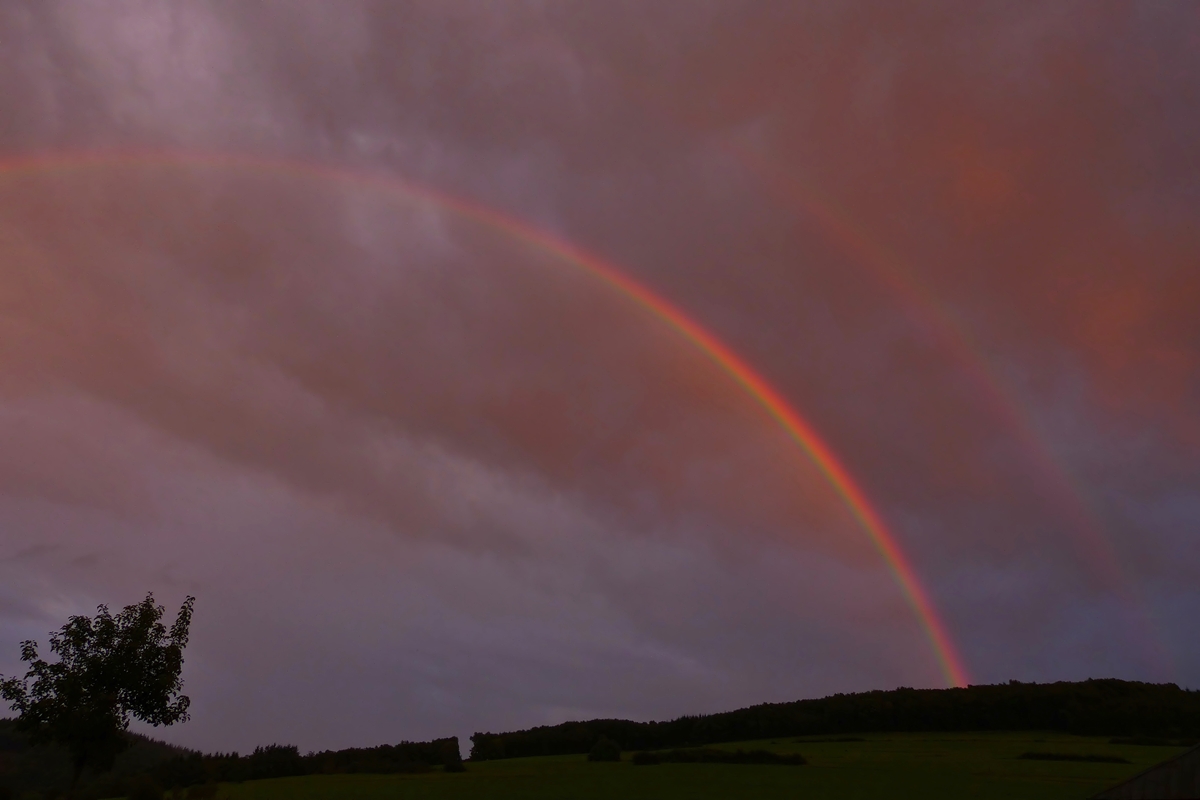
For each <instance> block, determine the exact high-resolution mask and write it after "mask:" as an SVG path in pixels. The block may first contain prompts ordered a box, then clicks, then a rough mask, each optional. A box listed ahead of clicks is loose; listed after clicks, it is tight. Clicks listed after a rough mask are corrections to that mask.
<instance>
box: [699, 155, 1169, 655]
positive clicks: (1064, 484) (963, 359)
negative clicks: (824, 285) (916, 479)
mask: <svg viewBox="0 0 1200 800" xmlns="http://www.w3.org/2000/svg"><path fill="white" fill-rule="evenodd" d="M722 145H723V148H722V149H724V150H725V152H726V153H727V154H728V155H730V156H731V157H732V158H733V160H734V161H736V162H737V163H739V164H740V165H741V166H742V167H743V168H744V169H745V170H746V171H747V172H749V173H750V174H752V175H754V176H755V178H756V179H757V180H758V181H759V183H760V184H761V185H762V187H763V188H764V189H765V190H766V191H767V192H768V193H769V194H770V195H771V196H773V197H774V198H776V199H777V200H778V201H781V202H782V203H783V204H784V205H787V206H795V207H798V210H799V211H800V212H802V213H803V214H804V215H806V216H808V217H810V218H811V219H813V220H815V221H816V222H817V223H818V224H819V225H820V227H821V229H822V230H823V231H824V232H825V234H826V235H827V236H829V237H830V238H831V239H832V240H834V241H836V242H837V243H838V244H839V245H840V246H841V247H842V248H843V249H844V251H845V252H846V253H847V254H849V255H850V256H852V257H853V258H854V259H855V260H856V261H857V262H858V263H859V264H861V265H863V266H866V267H868V268H869V269H870V270H871V271H872V272H873V273H874V274H875V276H876V278H878V279H879V280H880V282H881V283H883V284H884V285H885V286H887V287H888V289H889V290H890V291H891V292H892V293H893V294H894V295H895V296H896V297H898V298H899V299H900V301H901V303H902V304H903V306H904V307H905V308H907V309H908V310H909V312H910V313H911V315H912V316H913V318H914V320H915V321H916V322H917V323H918V324H920V325H922V326H929V327H931V328H932V329H933V330H934V331H936V332H937V333H938V334H939V338H940V340H941V342H942V344H943V346H944V347H945V348H946V349H947V350H948V351H949V354H950V355H951V356H952V357H953V359H954V360H955V361H956V362H957V363H958V364H959V365H960V366H961V367H962V368H963V369H964V371H965V372H966V374H967V375H968V376H969V378H970V380H971V382H972V383H973V384H974V385H975V387H976V389H977V390H978V392H979V394H980V395H982V396H983V397H984V398H986V399H987V401H988V405H989V406H990V407H991V409H992V412H993V413H995V414H996V415H997V416H998V417H999V418H1000V419H1001V420H1003V422H1004V423H1005V425H1006V426H1007V428H1008V429H1009V430H1010V431H1012V432H1013V433H1014V434H1015V440H1016V442H1017V443H1018V444H1019V445H1020V446H1021V448H1022V449H1023V450H1024V451H1025V452H1026V454H1027V455H1028V456H1029V458H1030V461H1031V462H1032V463H1033V465H1034V468H1035V469H1036V470H1037V477H1038V478H1039V480H1040V482H1041V484H1042V485H1043V486H1044V487H1046V490H1047V493H1048V494H1049V495H1050V496H1051V498H1052V500H1053V501H1054V502H1055V503H1056V505H1057V506H1058V508H1059V512H1060V513H1061V514H1062V515H1063V516H1064V517H1066V519H1067V521H1068V522H1069V528H1068V531H1069V532H1070V534H1071V537H1072V539H1073V544H1074V547H1075V550H1076V551H1077V554H1078V555H1079V557H1080V559H1081V560H1082V561H1083V563H1085V564H1087V565H1088V567H1089V568H1090V569H1091V571H1092V572H1093V574H1095V575H1096V576H1098V577H1099V578H1100V579H1101V580H1102V581H1103V582H1104V584H1105V586H1106V587H1107V588H1108V589H1109V590H1110V591H1112V592H1113V593H1114V594H1115V595H1116V597H1117V598H1118V599H1119V600H1121V601H1122V603H1123V604H1124V605H1125V607H1126V608H1127V609H1131V610H1132V611H1133V612H1134V614H1133V616H1134V617H1135V619H1131V620H1129V623H1130V624H1129V625H1128V628H1129V633H1130V634H1131V636H1132V637H1133V638H1134V639H1136V640H1137V641H1138V643H1139V645H1140V648H1139V649H1140V650H1141V652H1144V653H1146V654H1148V655H1149V656H1150V660H1151V661H1152V662H1153V663H1150V664H1148V666H1150V667H1151V668H1152V669H1154V670H1155V671H1157V672H1158V673H1160V674H1161V675H1162V676H1164V678H1169V677H1171V676H1172V675H1173V674H1174V672H1175V669H1174V665H1173V664H1172V663H1171V657H1170V654H1169V653H1168V652H1167V651H1166V648H1165V647H1164V646H1163V644H1162V637H1161V635H1156V629H1157V625H1156V623H1155V621H1154V617H1153V615H1152V614H1151V613H1150V610H1149V606H1148V604H1147V603H1146V601H1145V599H1144V598H1143V597H1141V595H1140V593H1139V592H1138V591H1137V588H1136V587H1135V585H1134V583H1133V581H1131V580H1130V579H1129V576H1128V575H1127V574H1126V572H1125V570H1124V569H1122V567H1121V561H1120V559H1119V557H1118V556H1117V554H1116V552H1115V550H1114V548H1113V546H1112V543H1111V541H1110V539H1109V537H1108V536H1107V535H1106V533H1105V526H1104V523H1103V522H1102V521H1101V519H1100V516H1099V514H1098V513H1097V512H1096V510H1095V509H1094V508H1093V507H1092V504H1091V503H1090V502H1089V501H1088V500H1087V494H1086V491H1085V490H1084V488H1083V487H1082V486H1080V485H1079V482H1078V481H1077V480H1075V479H1074V478H1073V477H1072V476H1071V474H1070V471H1069V470H1068V468H1067V467H1066V465H1064V464H1063V463H1062V461H1061V459H1059V458H1057V457H1056V456H1055V455H1054V454H1053V453H1052V452H1051V450H1050V448H1049V447H1048V446H1047V445H1046V443H1045V437H1043V436H1042V435H1040V434H1039V432H1038V429H1037V425H1036V424H1035V423H1034V422H1033V420H1032V419H1031V418H1030V415H1029V414H1027V413H1023V412H1022V410H1021V403H1020V402H1019V401H1018V400H1017V399H1016V398H1015V397H1014V396H1013V393H1012V391H1011V390H1009V389H1008V388H1007V387H1006V386H1005V384H1004V381H1003V380H1002V379H1001V378H1000V377H998V376H997V375H996V374H995V371H994V370H993V369H991V368H989V366H988V361H989V359H988V357H987V356H986V355H985V354H984V352H983V349H982V348H981V347H980V346H979V345H978V343H977V342H976V341H975V340H974V337H973V336H972V335H971V333H970V331H968V330H967V328H966V326H965V325H964V324H963V323H962V322H961V321H959V320H958V319H957V318H956V317H955V316H954V315H953V314H951V313H950V312H949V310H948V309H947V307H946V304H945V303H943V302H941V301H940V300H939V299H938V297H937V295H936V294H935V293H934V291H933V290H932V289H931V288H930V287H929V286H927V285H926V284H924V283H923V282H922V281H921V280H920V279H919V278H918V277H917V275H916V273H915V271H914V270H912V269H911V268H907V267H906V266H905V264H904V262H903V261H902V260H901V259H900V257H899V256H897V255H896V254H894V253H893V252H891V251H890V250H889V249H888V248H886V247H885V246H883V245H881V244H879V243H877V242H876V241H874V240H873V239H872V238H871V237H870V236H868V235H867V233H866V231H864V230H863V229H862V227H861V226H860V225H858V224H856V223H855V222H854V221H853V218H852V217H851V216H850V215H849V214H848V213H847V212H846V211H845V210H843V209H840V208H839V207H838V206H837V204H836V203H834V202H832V201H830V200H829V199H828V198H824V197H821V196H820V195H819V194H818V192H817V191H816V190H815V189H814V188H813V187H811V186H807V185H805V184H802V183H800V182H798V181H795V180H785V179H783V178H781V177H780V174H779V171H778V170H773V169H771V168H770V167H769V166H768V165H767V164H766V163H765V162H763V161H762V160H761V159H760V158H759V157H758V156H757V155H755V154H754V153H752V152H751V151H749V150H748V149H747V148H745V147H741V146H739V145H737V144H736V143H734V142H723V143H722Z"/></svg>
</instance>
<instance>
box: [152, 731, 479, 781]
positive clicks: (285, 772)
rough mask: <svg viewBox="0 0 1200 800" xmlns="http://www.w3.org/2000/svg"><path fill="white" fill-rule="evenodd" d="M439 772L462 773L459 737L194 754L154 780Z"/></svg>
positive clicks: (163, 768)
mask: <svg viewBox="0 0 1200 800" xmlns="http://www.w3.org/2000/svg"><path fill="white" fill-rule="evenodd" d="M439 766H440V767H445V768H447V769H450V770H454V769H459V768H461V766H462V756H461V754H460V753H459V749H458V737H457V736H451V737H449V738H447V739H434V740H433V741H431V742H401V743H400V744H394V745H389V744H384V745H380V746H378V747H353V748H349V749H346V750H325V751H323V752H320V753H309V754H307V755H301V754H300V750H299V748H297V747H295V746H294V745H270V746H268V747H258V748H255V750H254V752H253V753H251V754H249V755H245V756H242V755H238V754H237V753H228V754H226V753H213V754H209V755H202V754H200V753H190V754H188V755H186V756H183V757H180V758H174V759H171V760H170V761H164V762H162V763H160V764H158V765H157V766H155V767H154V769H153V770H152V771H151V775H153V777H154V779H155V780H156V781H157V782H158V783H159V784H160V785H162V786H168V787H169V786H195V785H198V784H204V783H222V782H240V781H253V780H261V779H263V778H290V777H293V776H296V775H332V774H338V773H351V772H369V773H376V774H392V773H399V772H428V771H430V770H431V769H433V767H439Z"/></svg>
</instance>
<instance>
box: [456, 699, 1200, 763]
mask: <svg viewBox="0 0 1200 800" xmlns="http://www.w3.org/2000/svg"><path fill="white" fill-rule="evenodd" d="M1020 730H1042V731H1059V732H1062V733H1070V734H1076V735H1090V736H1126V737H1160V738H1163V737H1165V738H1176V739H1178V738H1186V739H1194V738H1198V737H1200V692H1196V691H1187V690H1184V689H1180V688H1179V687H1178V686H1176V685H1175V684H1153V683H1140V682H1135V681H1121V680H1113V679H1107V680H1087V681H1081V682H1058V683H1045V684H1038V683H1020V682H1018V681H1010V682H1008V683H1004V684H996V685H987V686H970V687H967V688H962V689H908V688H900V689H894V690H891V691H872V692H863V693H859V694H835V695H832V696H830V697H824V698H820V699H814V700H797V701H795V702H790V703H765V704H762V705H757V706H751V707H749V708H743V709H739V710H737V711H727V712H724V713H719V714H709V715H701V716H685V717H680V718H679V719H675V720H671V721H668V722H631V721H628V720H618V719H597V720H589V721H586V722H565V723H562V724H560V725H549V726H542V727H537V728H531V729H528V730H520V731H511V732H508V733H476V734H474V735H473V736H472V737H471V760H472V761H487V760H494V759H503V758H518V757H524V756H548V755H568V754H574V753H586V752H588V750H589V749H591V747H592V746H593V745H594V744H595V743H596V741H597V740H598V739H599V738H600V737H602V736H604V737H607V738H609V739H612V740H613V741H616V742H617V743H619V744H620V745H621V746H622V747H624V748H625V749H627V750H654V749H662V748H668V747H692V746H697V745H704V744H713V743H717V742H734V741H747V740H753V739H769V738H776V737H784V736H813V735H829V734H844V733H857V732H864V731H877V732H884V731H897V732H899V731H907V732H932V731H946V732H951V731H1020Z"/></svg>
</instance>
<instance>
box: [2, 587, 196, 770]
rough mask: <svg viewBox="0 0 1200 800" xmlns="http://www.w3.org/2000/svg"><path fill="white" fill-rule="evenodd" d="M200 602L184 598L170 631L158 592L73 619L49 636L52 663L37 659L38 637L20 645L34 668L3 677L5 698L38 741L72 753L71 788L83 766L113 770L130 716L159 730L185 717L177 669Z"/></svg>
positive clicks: (185, 700) (20, 723) (185, 704)
mask: <svg viewBox="0 0 1200 800" xmlns="http://www.w3.org/2000/svg"><path fill="white" fill-rule="evenodd" d="M195 602H196V599H195V598H194V597H188V598H187V599H186V600H184V602H183V606H182V607H181V608H180V609H179V615H178V616H177V617H176V619H175V623H174V624H173V625H172V626H171V628H170V630H167V628H166V627H165V626H164V625H163V624H162V622H161V621H160V620H161V619H162V616H163V611H164V609H163V607H162V606H159V605H155V603H154V595H153V594H148V595H146V599H145V600H143V601H142V602H140V603H138V604H136V605H131V606H126V607H125V608H124V609H122V610H121V612H120V613H119V614H117V615H116V616H113V615H112V614H110V613H109V611H108V607H107V606H104V605H101V606H99V607H98V608H97V612H98V613H97V614H96V617H95V618H94V619H93V618H90V617H83V616H73V617H71V618H70V619H69V620H68V621H67V624H66V625H64V626H63V627H62V629H61V630H59V631H58V632H57V633H52V634H50V650H51V651H52V652H53V653H54V654H56V655H57V656H58V661H57V662H55V663H50V662H47V661H45V660H43V659H41V658H39V657H38V650H37V647H38V646H37V643H36V642H33V641H25V642H22V643H21V660H22V661H25V662H27V663H28V664H29V671H28V672H26V673H25V677H24V678H9V679H8V680H0V698H3V699H4V700H6V701H8V703H9V705H10V706H11V707H12V709H13V710H14V711H16V712H18V714H19V718H18V721H17V726H18V728H19V729H20V730H23V731H26V732H28V733H29V734H30V738H31V739H32V740H33V741H34V742H50V743H55V744H59V745H62V746H64V747H66V748H67V749H68V750H69V751H70V753H71V760H72V766H73V768H74V772H73V775H72V778H71V788H72V789H74V787H75V784H76V783H77V782H78V780H79V776H80V775H81V774H82V773H83V770H84V768H85V767H91V768H92V769H93V770H94V771H97V772H105V771H108V770H109V769H111V768H112V766H113V761H114V760H115V759H116V757H117V754H118V753H120V752H121V751H122V750H124V749H125V747H126V746H127V744H128V737H127V736H126V731H127V730H128V728H129V721H130V719H131V718H133V719H139V720H142V721H143V722H148V723H150V724H151V725H154V726H155V727H157V726H159V725H171V724H173V723H175V722H184V721H186V720H187V718H188V713H187V710H188V705H189V704H190V702H191V701H190V700H189V699H188V698H187V696H186V695H181V694H180V693H179V690H180V689H181V688H182V687H183V682H182V680H181V679H180V672H181V670H182V668H183V648H184V647H186V646H187V642H188V629H189V627H190V626H191V622H192V608H193V606H194V605H195ZM31 681H32V684H31Z"/></svg>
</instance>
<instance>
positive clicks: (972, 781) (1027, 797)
mask: <svg viewBox="0 0 1200 800" xmlns="http://www.w3.org/2000/svg"><path fill="white" fill-rule="evenodd" d="M821 738H822V737H813V738H810V739H803V738H802V739H783V738H780V739H771V740H762V741H754V742H737V743H729V744H725V745H719V746H720V747H724V748H729V749H747V750H749V749H758V748H762V749H767V750H772V751H775V752H779V753H795V752H799V753H802V754H803V755H804V757H805V758H806V759H807V760H808V765H806V766H758V765H731V764H660V765H655V766H634V765H632V764H630V763H629V754H628V753H626V754H625V760H624V761H623V762H622V763H596V762H589V761H587V760H586V757H585V756H582V755H570V756H546V757H535V758H516V759H508V760H501V761H486V762H479V763H468V769H469V771H468V772H466V773H463V774H446V773H443V772H441V771H440V770H439V771H435V772H432V773H427V774H419V775H311V776H303V777H295V778H278V779H273V780H261V781H248V782H246V783H241V784H222V785H221V787H220V790H219V792H218V794H217V797H218V798H221V799H222V800H276V799H277V798H278V799H280V800H282V798H289V800H326V798H328V800H334V798H362V800H375V798H379V799H380V800H382V799H383V798H388V799H389V800H396V799H397V798H399V799H401V800H459V799H460V798H463V799H464V800H465V798H479V797H487V798H496V800H506V799H507V798H514V800H515V798H521V799H522V800H540V799H541V798H545V800H563V798H575V800H587V799H588V798H595V799H596V800H599V799H600V798H628V800H641V799H642V798H644V799H645V800H672V798H680V799H681V800H682V799H683V798H689V800H691V799H700V798H713V799H714V800H716V798H730V797H747V798H761V799H762V800H772V798H796V797H804V798H813V799H814V800H815V799H817V798H830V799H831V800H832V798H838V799H839V800H853V799H854V798H862V799H863V800H867V798H870V799H871V800H877V798H881V797H888V798H896V799H898V800H902V799H903V798H913V800H916V798H920V799H921V800H937V799H938V798H946V799H947V800H949V799H950V798H967V797H969V798H974V799H977V800H990V799H991V798H995V799H996V800H1001V799H1002V798H1003V799H1004V800H1008V799H1009V798H1015V797H1019V798H1023V799H1024V800H1083V798H1087V797H1090V796H1091V795H1093V794H1095V793H1096V792H1098V791H1100V790H1101V789H1104V788H1106V787H1108V786H1110V785H1112V784H1114V783H1116V782H1118V781H1120V780H1122V779H1124V778H1126V777H1129V776H1131V775H1133V774H1135V773H1137V772H1139V771H1140V770H1142V769H1144V768H1146V767H1148V766H1151V765H1153V764H1156V763H1158V762H1159V761H1162V760H1163V759H1166V758H1169V757H1171V756H1173V755H1176V754H1178V753H1179V752H1182V750H1183V748H1181V747H1163V746H1142V745H1132V744H1112V743H1110V740H1109V739H1108V738H1107V737H1087V736H1071V735H1067V734H1061V733H1036V732H1035V733H992V732H988V733H911V734H909V733H887V734H874V735H873V734H863V735H862V741H830V740H829V739H828V738H826V739H825V740H824V741H821ZM1028 752H1038V753H1053V754H1069V755H1077V756H1105V757H1117V758H1123V759H1125V760H1127V761H1128V762H1129V763H1103V762H1088V761H1069V760H1030V759H1022V758H1020V757H1019V756H1021V755H1022V754H1024V753H1028Z"/></svg>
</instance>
